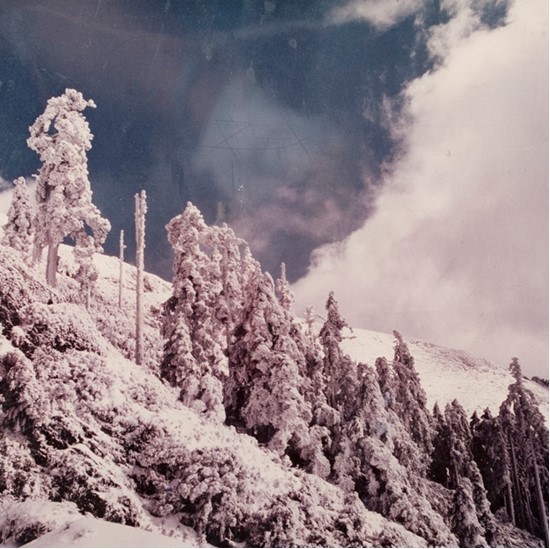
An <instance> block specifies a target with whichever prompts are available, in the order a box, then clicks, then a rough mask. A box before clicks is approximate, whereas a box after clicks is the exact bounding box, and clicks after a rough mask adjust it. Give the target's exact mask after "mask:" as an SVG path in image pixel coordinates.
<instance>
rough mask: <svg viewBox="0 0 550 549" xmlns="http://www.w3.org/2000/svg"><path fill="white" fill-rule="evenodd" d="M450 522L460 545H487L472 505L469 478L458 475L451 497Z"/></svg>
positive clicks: (471, 490) (472, 499) (472, 498)
mask: <svg viewBox="0 0 550 549" xmlns="http://www.w3.org/2000/svg"><path fill="white" fill-rule="evenodd" d="M451 524H452V529H453V532H454V533H455V535H456V536H457V537H458V540H459V542H460V547H487V544H486V541H485V538H484V536H483V533H484V532H483V527H482V526H481V524H480V523H479V520H478V517H477V513H476V508H475V505H474V497H473V489H472V483H471V482H470V479H468V478H465V477H460V478H459V479H458V484H457V487H456V490H455V493H454V497H453V506H452V510H451Z"/></svg>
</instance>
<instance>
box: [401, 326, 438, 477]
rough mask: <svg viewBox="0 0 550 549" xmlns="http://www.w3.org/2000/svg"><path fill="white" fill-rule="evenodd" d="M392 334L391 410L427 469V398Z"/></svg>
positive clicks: (429, 441) (403, 345)
mask: <svg viewBox="0 0 550 549" xmlns="http://www.w3.org/2000/svg"><path fill="white" fill-rule="evenodd" d="M393 335H394V336H395V347H394V359H393V370H394V372H395V376H396V384H395V397H394V398H395V410H396V412H397V414H398V415H399V417H400V418H401V420H402V421H403V423H404V424H405V427H406V429H407V430H408V431H409V432H410V433H411V436H412V439H413V440H414V442H415V443H416V444H417V445H418V447H419V448H420V450H421V452H422V454H421V455H422V464H421V465H422V467H423V468H427V466H428V465H429V462H430V456H431V453H432V449H433V446H432V438H433V426H432V418H431V415H430V413H429V411H428V410H427V408H426V403H427V398H426V393H425V392H424V389H423V388H422V385H421V383H420V378H419V377H418V373H417V371H416V369H415V367H414V358H413V356H412V355H411V353H410V351H409V348H408V346H407V344H406V343H405V341H404V340H403V337H402V336H401V334H400V333H399V332H398V331H395V330H394V332H393Z"/></svg>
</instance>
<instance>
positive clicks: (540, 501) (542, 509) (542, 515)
mask: <svg viewBox="0 0 550 549" xmlns="http://www.w3.org/2000/svg"><path fill="white" fill-rule="evenodd" d="M529 443H530V446H531V447H530V450H531V459H532V460H533V472H534V475H535V488H536V492H537V507H538V508H539V520H540V527H541V529H542V534H543V535H544V541H545V542H546V547H548V546H549V544H548V517H547V515H546V506H545V505H544V497H543V495H542V487H541V485H540V475H539V466H538V464H537V457H536V455H535V452H534V447H533V440H532V437H531V436H529Z"/></svg>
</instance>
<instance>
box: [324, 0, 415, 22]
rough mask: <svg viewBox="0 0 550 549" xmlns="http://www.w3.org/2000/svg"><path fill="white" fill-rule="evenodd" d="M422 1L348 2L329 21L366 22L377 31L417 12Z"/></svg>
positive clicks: (337, 9) (366, 0)
mask: <svg viewBox="0 0 550 549" xmlns="http://www.w3.org/2000/svg"><path fill="white" fill-rule="evenodd" d="M423 3H424V0H350V1H349V2H348V3H347V4H345V5H344V6H340V7H338V8H336V9H335V10H334V11H333V12H332V13H331V14H330V19H331V21H332V22H333V23H336V24H338V23H347V22H349V21H356V20H364V21H368V22H369V23H371V24H372V25H374V26H375V27H377V28H379V29H387V28H389V27H391V26H392V25H395V24H396V23H398V22H399V21H401V20H402V19H404V18H405V17H407V16H409V15H412V14H413V13H414V12H416V11H418V10H419V9H420V8H421V7H422V5H423Z"/></svg>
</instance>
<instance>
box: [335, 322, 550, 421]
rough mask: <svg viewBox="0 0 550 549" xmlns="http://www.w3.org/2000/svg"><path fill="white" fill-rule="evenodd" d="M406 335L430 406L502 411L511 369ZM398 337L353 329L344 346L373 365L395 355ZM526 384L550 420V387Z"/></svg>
mask: <svg viewBox="0 0 550 549" xmlns="http://www.w3.org/2000/svg"><path fill="white" fill-rule="evenodd" d="M403 335H404V338H405V341H406V342H407V344H408V346H409V350H410V352H411V354H412V356H413V357H414V365H415V368H416V370H417V371H418V374H419V376H420V380H421V382H422V387H423V388H424V390H425V391H426V396H427V397H428V405H429V406H433V405H434V404H435V403H436V402H438V403H439V404H440V405H442V406H444V405H445V404H446V403H447V402H451V401H452V400H453V399H455V398H456V399H457V400H458V401H459V402H460V404H461V405H462V406H463V407H464V409H465V410H466V411H467V412H468V413H470V414H472V413H473V412H474V411H475V410H477V412H478V413H479V412H482V411H483V410H484V409H485V408H487V407H488V408H490V409H491V411H492V412H493V413H498V409H499V406H500V404H501V403H502V402H503V401H504V399H505V398H506V395H507V393H508V386H509V385H510V384H511V383H513V381H514V378H513V377H512V375H511V374H510V373H509V371H508V369H507V368H502V367H499V366H496V365H495V364H493V363H491V362H489V361H488V360H485V359H483V358H477V357H474V356H472V355H470V354H468V353H466V352H464V351H459V350H456V349H449V348H447V347H440V346H439V345H435V344H433V343H427V342H425V341H418V340H415V339H409V338H407V337H406V334H403ZM394 339H395V338H394V337H393V335H390V334H382V333H379V332H372V331H369V330H360V329H353V333H352V334H350V337H349V338H348V339H345V340H344V342H343V345H342V346H343V347H344V349H345V350H346V352H347V353H349V355H350V356H351V357H352V358H353V359H355V360H358V361H363V362H366V363H367V364H369V365H370V366H372V365H374V363H375V361H376V359H377V358H378V357H386V358H388V359H391V358H392V357H393V347H394ZM525 386H526V387H527V388H528V389H529V390H531V391H532V392H533V393H534V394H535V396H536V397H537V398H538V400H539V404H540V409H541V411H542V413H543V414H544V416H545V417H546V418H547V419H548V389H547V388H545V387H543V386H541V385H539V384H538V383H535V382H533V381H531V380H527V379H526V380H525Z"/></svg>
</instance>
